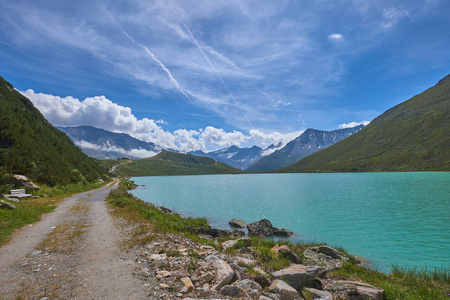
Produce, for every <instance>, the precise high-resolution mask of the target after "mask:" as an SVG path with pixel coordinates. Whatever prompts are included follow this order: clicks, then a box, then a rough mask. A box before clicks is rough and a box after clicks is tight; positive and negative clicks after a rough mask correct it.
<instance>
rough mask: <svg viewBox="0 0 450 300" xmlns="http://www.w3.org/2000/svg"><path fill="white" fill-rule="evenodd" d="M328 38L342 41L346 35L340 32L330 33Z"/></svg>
mask: <svg viewBox="0 0 450 300" xmlns="http://www.w3.org/2000/svg"><path fill="white" fill-rule="evenodd" d="M328 39H329V40H331V41H338V42H340V41H343V40H344V36H343V35H342V34H340V33H333V34H330V35H329V36H328Z"/></svg>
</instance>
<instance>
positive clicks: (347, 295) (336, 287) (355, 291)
mask: <svg viewBox="0 0 450 300" xmlns="http://www.w3.org/2000/svg"><path fill="white" fill-rule="evenodd" d="M326 289H327V290H329V291H330V292H331V293H332V294H333V296H334V297H335V298H338V299H351V300H368V299H371V300H383V299H385V297H386V295H385V292H384V290H382V289H379V288H376V287H374V286H372V285H370V284H367V283H363V282H357V281H348V280H337V281H335V282H333V283H332V284H331V286H327V287H326Z"/></svg>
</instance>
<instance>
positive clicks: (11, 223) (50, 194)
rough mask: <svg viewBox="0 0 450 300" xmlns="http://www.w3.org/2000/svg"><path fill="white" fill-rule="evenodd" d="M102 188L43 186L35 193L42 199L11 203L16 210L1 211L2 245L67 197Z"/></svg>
mask: <svg viewBox="0 0 450 300" xmlns="http://www.w3.org/2000/svg"><path fill="white" fill-rule="evenodd" d="M101 186H102V184H100V183H92V184H81V183H76V184H75V183H73V184H68V185H65V186H57V187H54V188H49V187H47V186H42V187H41V191H40V192H33V194H36V195H39V196H41V198H38V199H33V198H28V199H22V200H20V202H19V203H15V202H11V203H13V204H14V205H15V206H16V209H15V210H9V209H0V245H3V244H4V243H5V242H7V241H8V239H9V237H10V236H11V234H12V233H13V232H14V231H15V230H16V229H18V228H20V227H22V226H25V225H28V224H33V223H36V222H38V221H40V220H41V216H42V214H44V213H49V212H51V211H53V210H54V209H55V208H56V206H57V204H58V203H59V202H60V201H61V200H62V199H64V198H65V197H68V196H70V195H71V194H75V193H80V192H84V191H88V190H91V189H95V188H99V187H101ZM1 199H2V200H5V201H6V199H3V198H1Z"/></svg>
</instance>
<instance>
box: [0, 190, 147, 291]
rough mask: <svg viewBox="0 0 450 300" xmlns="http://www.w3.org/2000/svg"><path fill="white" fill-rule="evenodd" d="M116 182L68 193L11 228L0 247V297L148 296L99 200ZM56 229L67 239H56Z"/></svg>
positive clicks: (117, 230)
mask: <svg viewBox="0 0 450 300" xmlns="http://www.w3.org/2000/svg"><path fill="white" fill-rule="evenodd" d="M116 187H117V182H116V183H115V184H114V185H108V186H106V187H102V188H100V189H97V190H93V191H88V192H84V193H80V194H77V195H74V196H72V197H68V198H66V199H65V200H63V202H61V203H60V205H59V206H58V207H57V208H56V209H55V210H54V211H53V212H51V213H49V214H46V215H43V217H42V220H41V221H40V222H38V223H36V224H33V225H32V226H25V227H23V228H21V229H19V230H17V231H16V232H15V233H14V234H13V236H12V238H11V240H10V242H9V243H7V244H5V245H4V246H2V247H1V248H0V270H1V272H0V299H16V298H24V299H41V298H44V297H47V296H48V298H49V299H53V298H60V299H67V298H72V299H148V296H147V295H148V291H146V290H145V287H144V283H143V282H142V281H141V280H139V279H138V278H137V277H136V276H133V272H134V268H135V266H134V259H135V257H133V255H132V254H127V253H125V252H123V251H121V249H120V246H119V244H120V242H121V241H122V240H123V238H125V236H124V235H123V232H122V231H121V230H120V229H119V228H118V227H116V226H115V223H114V220H113V218H112V217H111V216H110V214H109V213H108V209H107V207H106V205H105V199H106V197H107V195H108V194H109V192H110V191H111V190H112V189H114V188H116ZM55 228H56V229H55ZM56 230H59V231H58V232H56V233H55V231H56ZM64 230H65V231H64ZM60 231H61V232H64V235H63V237H64V238H66V239H67V240H62V241H60V240H59V238H60V236H59V232H60ZM43 243H44V245H45V247H46V248H43V247H44V246H42V245H43ZM45 243H46V244H45ZM49 245H50V246H49ZM55 245H56V246H55ZM61 245H62V246H61ZM52 247H53V248H52Z"/></svg>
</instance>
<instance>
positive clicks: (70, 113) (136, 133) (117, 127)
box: [21, 90, 177, 149]
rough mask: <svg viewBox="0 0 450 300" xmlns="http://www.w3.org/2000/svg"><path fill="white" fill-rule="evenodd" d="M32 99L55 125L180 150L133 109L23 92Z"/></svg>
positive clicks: (94, 99)
mask: <svg viewBox="0 0 450 300" xmlns="http://www.w3.org/2000/svg"><path fill="white" fill-rule="evenodd" d="M21 93H22V94H23V95H24V96H25V97H27V98H28V99H30V100H31V101H32V102H33V104H34V105H35V106H36V108H37V109H39V111H40V112H41V113H42V114H43V115H44V116H45V117H46V118H47V120H48V121H49V122H50V123H52V124H53V125H59V126H82V125H90V126H94V127H97V128H101V129H105V130H109V131H113V132H125V133H127V134H129V135H131V136H133V137H135V138H137V139H140V140H144V141H147V142H153V143H155V144H157V145H159V146H161V147H163V148H174V149H176V148H177V147H176V144H175V142H176V140H175V137H174V136H173V135H172V134H171V133H170V132H167V131H164V130H163V129H162V128H161V127H160V126H159V125H158V124H157V123H156V122H155V120H152V119H148V118H143V119H140V120H138V119H137V118H136V116H134V115H133V114H132V112H131V108H129V107H124V106H121V105H118V104H116V103H113V102H112V101H111V100H109V99H107V98H106V97H105V96H96V97H89V98H86V99H84V100H83V101H80V100H79V99H76V98H73V97H70V96H69V97H64V98H61V97H58V96H53V95H49V94H42V93H35V92H34V91H33V90H27V91H25V92H21Z"/></svg>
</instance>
